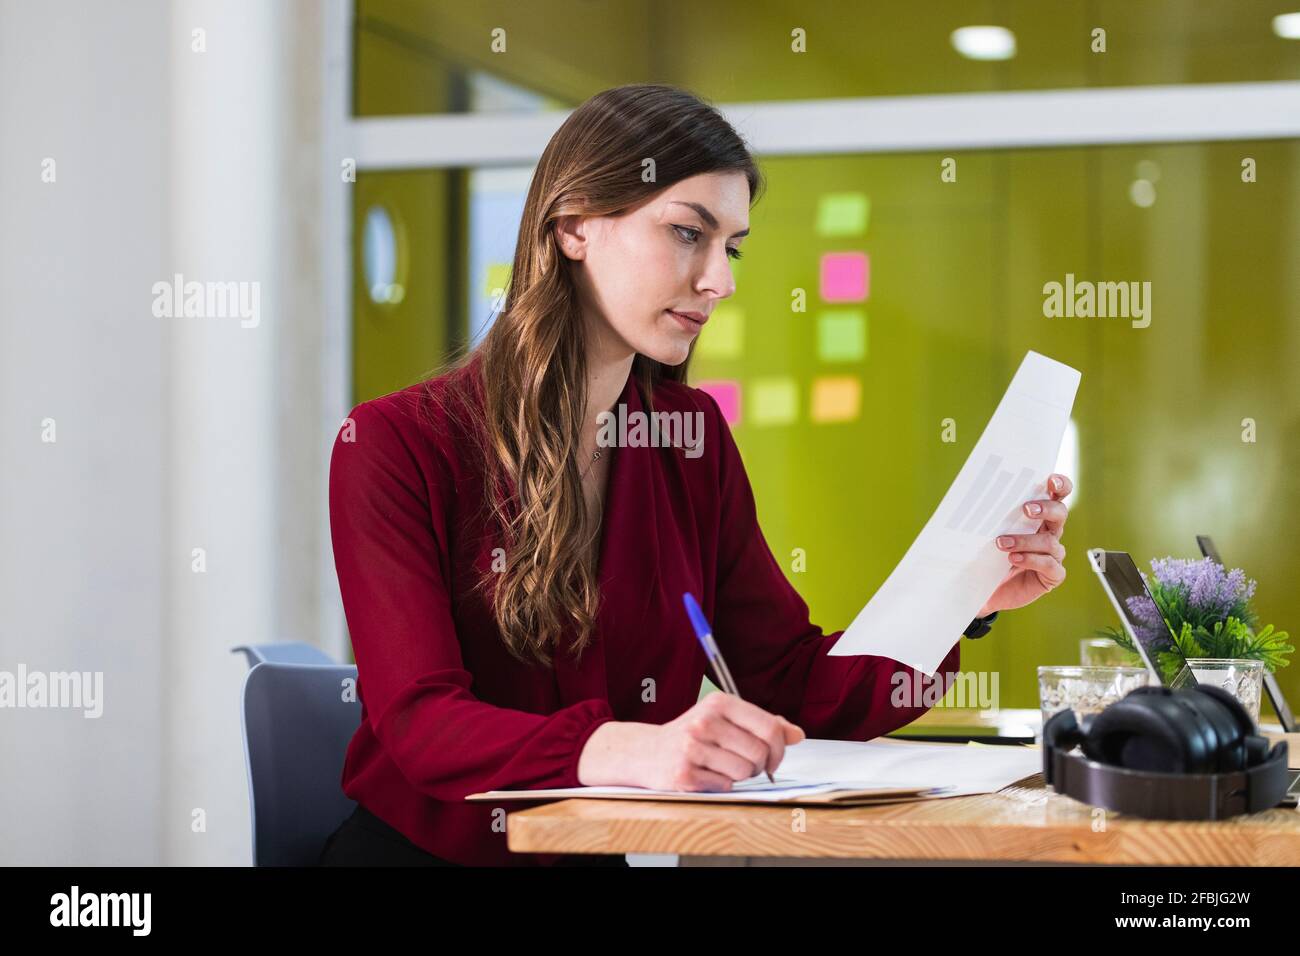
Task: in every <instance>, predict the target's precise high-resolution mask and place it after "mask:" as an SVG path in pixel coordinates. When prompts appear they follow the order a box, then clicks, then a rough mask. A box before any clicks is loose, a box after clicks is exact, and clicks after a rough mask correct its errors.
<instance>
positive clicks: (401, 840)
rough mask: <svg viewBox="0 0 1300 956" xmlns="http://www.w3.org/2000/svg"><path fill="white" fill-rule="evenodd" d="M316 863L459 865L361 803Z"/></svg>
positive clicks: (597, 857) (572, 860)
mask: <svg viewBox="0 0 1300 956" xmlns="http://www.w3.org/2000/svg"><path fill="white" fill-rule="evenodd" d="M316 865H317V866H460V864H459V863H452V862H451V861H450V860H444V859H443V858H442V857H439V856H434V855H433V854H432V853H429V852H428V851H426V850H424V849H423V848H421V847H418V846H416V845H415V844H414V843H412V842H411V841H410V840H408V839H407V838H406V836H405V835H404V834H403V833H402V832H401V831H400V830H396V829H394V828H393V827H391V826H389V825H388V824H387V823H385V822H384V821H383V820H381V819H379V817H377V816H375V815H374V814H373V813H371V812H370V811H369V810H367V809H366V808H365V807H363V806H362V805H361V804H359V803H358V804H357V808H356V809H355V810H353V811H352V816H350V817H348V818H347V819H346V820H344V821H343V822H342V823H341V824H339V827H338V829H337V830H335V831H334V832H333V833H331V834H330V836H329V839H327V840H326V841H325V846H324V848H322V850H321V855H320V859H319V860H318V861H317V864H316ZM563 865H567V866H627V865H628V863H627V858H626V857H624V856H622V855H614V854H602V853H597V854H583V853H578V854H571V855H570V856H566V857H565V858H564V860H563Z"/></svg>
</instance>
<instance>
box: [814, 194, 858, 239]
mask: <svg viewBox="0 0 1300 956" xmlns="http://www.w3.org/2000/svg"><path fill="white" fill-rule="evenodd" d="M870 212H871V201H870V200H869V199H867V196H866V194H865V193H826V194H825V195H824V196H822V197H821V198H820V199H818V201H817V234H818V235H819V236H860V235H862V234H863V233H864V232H866V231H867V218H868V216H869V215H870Z"/></svg>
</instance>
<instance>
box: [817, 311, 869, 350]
mask: <svg viewBox="0 0 1300 956" xmlns="http://www.w3.org/2000/svg"><path fill="white" fill-rule="evenodd" d="M817 357H818V358H819V359H821V360H822V361H823V362H858V361H861V360H862V359H864V358H866V357H867V317H866V314H865V313H864V312H863V311H862V310H861V309H832V310H828V311H826V312H822V313H821V314H820V315H818V316H817Z"/></svg>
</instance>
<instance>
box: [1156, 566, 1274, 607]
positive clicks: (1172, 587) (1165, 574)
mask: <svg viewBox="0 0 1300 956" xmlns="http://www.w3.org/2000/svg"><path fill="white" fill-rule="evenodd" d="M1151 571H1152V573H1153V574H1154V575H1155V579H1156V583H1157V585H1158V587H1157V588H1156V589H1155V590H1156V591H1157V592H1164V593H1166V594H1171V595H1172V594H1173V593H1175V592H1176V593H1178V594H1180V595H1181V596H1182V597H1183V598H1184V599H1185V600H1186V602H1187V607H1188V610H1189V611H1190V612H1191V614H1192V615H1194V616H1195V617H1196V618H1200V619H1210V620H1215V621H1221V620H1223V619H1225V618H1226V617H1227V616H1228V615H1229V614H1231V613H1233V612H1234V611H1236V610H1240V609H1241V608H1242V607H1243V606H1244V605H1245V604H1246V603H1247V602H1249V601H1250V599H1251V598H1252V597H1254V596H1255V581H1253V580H1249V581H1248V580H1247V579H1246V572H1245V571H1243V570H1242V569H1241V568H1233V569H1232V570H1231V571H1226V570H1225V569H1224V567H1223V565H1221V564H1219V563H1218V562H1217V561H1215V560H1213V559H1212V558H1201V559H1200V560H1189V559H1186V558H1155V559H1153V560H1152V561H1151Z"/></svg>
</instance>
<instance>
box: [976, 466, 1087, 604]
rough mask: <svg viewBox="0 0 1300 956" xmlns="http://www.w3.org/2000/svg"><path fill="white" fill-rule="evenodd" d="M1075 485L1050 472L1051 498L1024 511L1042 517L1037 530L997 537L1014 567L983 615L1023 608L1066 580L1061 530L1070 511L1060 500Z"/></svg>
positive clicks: (1049, 488)
mask: <svg viewBox="0 0 1300 956" xmlns="http://www.w3.org/2000/svg"><path fill="white" fill-rule="evenodd" d="M1073 488H1074V485H1073V483H1072V482H1071V481H1070V479H1069V478H1067V477H1065V475H1049V476H1048V477H1047V493H1048V495H1050V497H1048V498H1041V499H1037V500H1034V501H1027V502H1025V514H1026V515H1027V516H1029V517H1030V518H1041V519H1042V523H1041V524H1040V525H1039V526H1038V530H1037V531H1036V532H1034V533H1033V534H1006V535H1000V536H999V537H998V539H997V547H998V550H999V551H1003V552H1006V554H1007V559H1008V561H1010V563H1011V569H1010V570H1009V571H1008V572H1007V576H1006V577H1005V578H1003V579H1002V583H1001V584H999V585H998V586H997V590H995V591H994V592H993V594H992V595H990V596H989V599H988V600H987V601H986V602H984V607H982V608H980V612H979V616H980V617H987V616H988V615H990V614H992V613H993V612H994V611H1009V610H1011V609H1012V608H1017V607H1024V606H1025V605H1026V604H1029V603H1031V602H1033V601H1036V600H1038V599H1039V598H1040V597H1042V596H1043V595H1044V594H1046V593H1047V592H1048V591H1050V590H1052V589H1053V588H1054V587H1056V586H1057V585H1059V584H1060V583H1061V582H1062V581H1064V580H1065V564H1064V562H1065V548H1063V547H1062V546H1061V529H1062V528H1064V527H1065V519H1066V518H1068V517H1069V510H1068V509H1067V508H1066V507H1065V503H1064V502H1063V501H1061V499H1062V498H1064V497H1065V496H1066V495H1068V494H1069V493H1070V491H1071V490H1072V489H1073Z"/></svg>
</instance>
